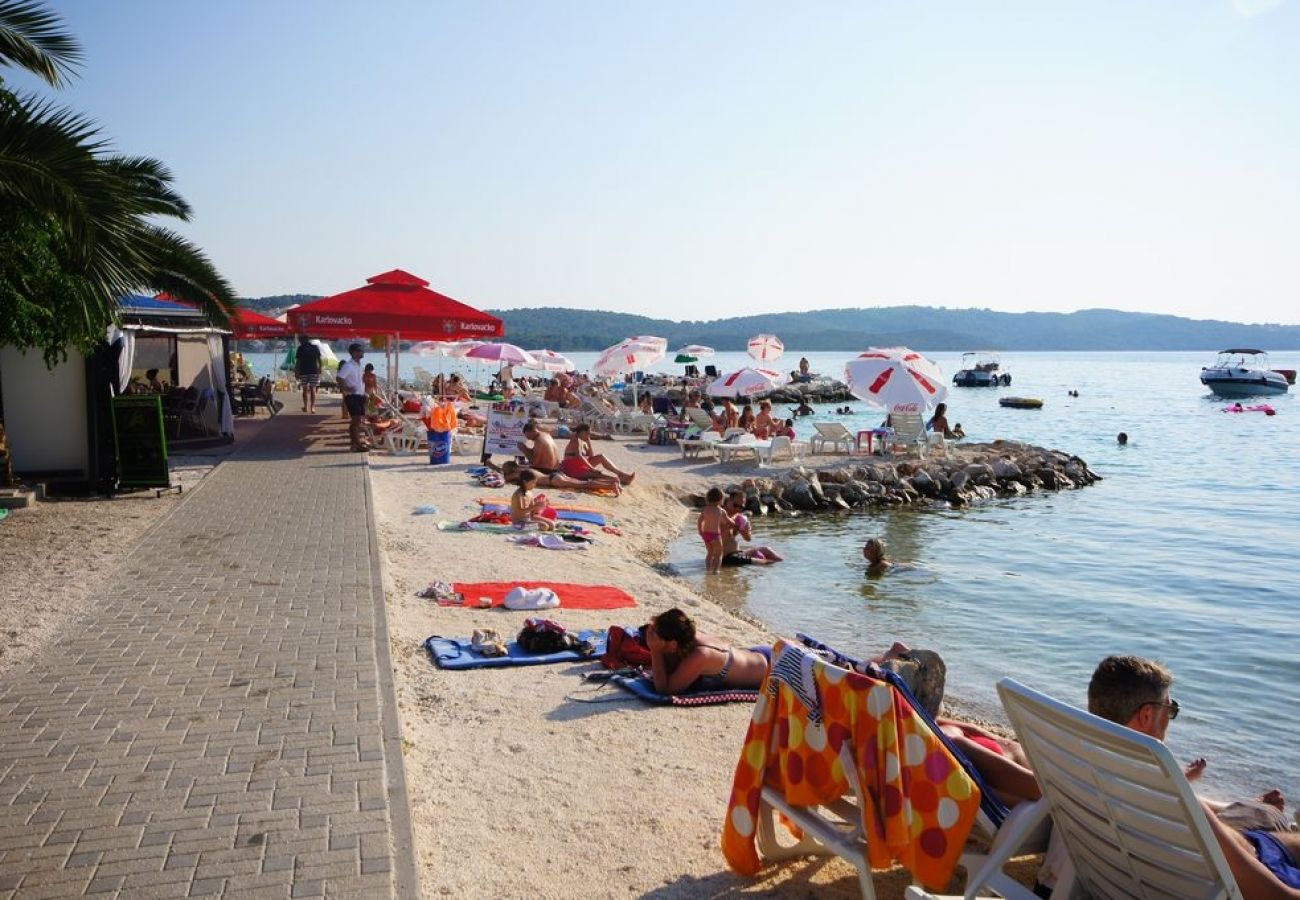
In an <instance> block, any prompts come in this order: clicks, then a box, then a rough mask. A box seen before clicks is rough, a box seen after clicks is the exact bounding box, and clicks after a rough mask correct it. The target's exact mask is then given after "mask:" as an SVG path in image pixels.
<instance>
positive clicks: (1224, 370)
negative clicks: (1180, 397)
mask: <svg viewBox="0 0 1300 900" xmlns="http://www.w3.org/2000/svg"><path fill="white" fill-rule="evenodd" d="M1288 376H1289V377H1288ZM1294 379H1295V373H1294V372H1290V373H1288V371H1287V370H1285V369H1283V370H1277V369H1270V368H1269V367H1268V354H1267V353H1265V352H1264V351H1263V350H1248V349H1235V350H1220V351H1219V358H1218V359H1216V360H1215V361H1214V365H1212V366H1206V367H1205V368H1203V369H1201V384H1203V385H1205V386H1206V387H1207V388H1209V389H1210V390H1212V391H1214V393H1216V394H1218V395H1219V396H1220V397H1259V396H1264V395H1272V394H1285V393H1286V392H1287V390H1288V389H1289V387H1290V384H1291V383H1293V381H1294Z"/></svg>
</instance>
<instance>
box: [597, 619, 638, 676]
mask: <svg viewBox="0 0 1300 900" xmlns="http://www.w3.org/2000/svg"><path fill="white" fill-rule="evenodd" d="M600 664H601V665H602V666H604V667H605V668H606V669H626V668H627V667H628V666H648V665H650V648H649V647H647V646H646V645H645V637H644V635H643V634H642V633H641V631H640V630H636V629H634V630H628V629H627V628H624V627H623V626H621V625H611V626H609V631H608V633H607V634H606V635H605V653H604V654H603V655H602V656H601V657H600Z"/></svg>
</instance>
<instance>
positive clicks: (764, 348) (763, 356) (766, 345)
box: [749, 334, 785, 362]
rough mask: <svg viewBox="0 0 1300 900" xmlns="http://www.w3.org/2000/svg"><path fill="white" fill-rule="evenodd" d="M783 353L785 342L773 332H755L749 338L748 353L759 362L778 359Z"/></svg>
mask: <svg viewBox="0 0 1300 900" xmlns="http://www.w3.org/2000/svg"><path fill="white" fill-rule="evenodd" d="M784 353H785V344H783V343H781V339H780V338H779V337H777V336H776V335H774V334H756V335H754V336H753V337H752V338H750V339H749V355H750V356H752V357H754V359H756V360H758V361H759V362H771V361H773V360H777V359H780V358H781V356H782V354H784Z"/></svg>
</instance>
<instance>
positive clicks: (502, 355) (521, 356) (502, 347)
mask: <svg viewBox="0 0 1300 900" xmlns="http://www.w3.org/2000/svg"><path fill="white" fill-rule="evenodd" d="M465 358H466V359H473V360H476V361H478V362H495V363H501V364H502V365H508V366H523V367H524V368H527V369H531V368H533V367H535V366H536V365H537V360H535V359H533V355H532V354H531V353H529V352H528V351H527V350H525V349H524V348H523V347H516V346H515V345H514V344H507V343H506V342H505V341H501V342H499V343H497V342H494V343H490V344H479V345H478V346H477V347H473V348H471V349H470V350H469V352H468V353H466V354H465Z"/></svg>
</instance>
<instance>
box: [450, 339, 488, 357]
mask: <svg viewBox="0 0 1300 900" xmlns="http://www.w3.org/2000/svg"><path fill="white" fill-rule="evenodd" d="M483 343H484V342H483V341H454V342H453V343H450V344H448V345H447V349H446V350H445V351H443V352H445V353H446V354H447V355H448V356H450V357H451V358H452V359H464V358H465V356H466V354H468V353H469V351H471V350H473V349H474V348H475V347H481V346H483Z"/></svg>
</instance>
